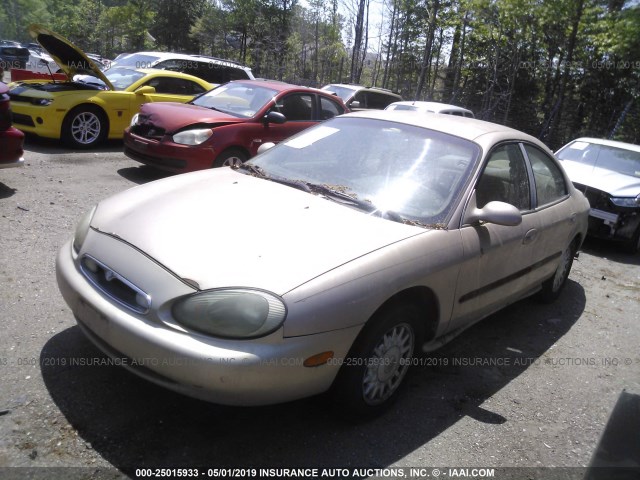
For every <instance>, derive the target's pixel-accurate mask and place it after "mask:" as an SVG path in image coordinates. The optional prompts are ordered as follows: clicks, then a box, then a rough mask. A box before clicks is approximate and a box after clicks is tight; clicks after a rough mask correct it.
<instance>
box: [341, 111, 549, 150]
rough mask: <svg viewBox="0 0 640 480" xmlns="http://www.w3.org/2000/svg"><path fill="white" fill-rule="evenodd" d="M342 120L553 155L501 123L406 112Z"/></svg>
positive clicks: (373, 113)
mask: <svg viewBox="0 0 640 480" xmlns="http://www.w3.org/2000/svg"><path fill="white" fill-rule="evenodd" d="M342 117H359V118H370V119H375V120H389V121H392V122H397V123H404V124H407V125H413V126H416V127H421V128H428V129H430V130H435V131H438V132H442V133H447V134H449V135H455V136H456V137H460V138H464V139H466V140H470V141H472V142H475V143H478V144H479V145H481V146H483V147H488V146H492V145H494V144H495V143H497V142H500V141H506V140H519V141H525V142H529V143H532V144H535V145H536V146H538V147H540V148H542V149H543V150H544V151H545V152H547V153H548V154H550V155H553V152H551V150H549V147H547V146H546V145H545V144H544V143H542V142H541V141H540V140H538V139H537V138H535V137H532V136H531V135H528V134H526V133H524V132H521V131H520V130H516V129H514V128H510V127H506V126H504V125H500V124H498V123H492V122H486V121H484V120H477V119H475V118H468V117H458V116H454V115H422V114H419V113H417V112H411V111H406V110H400V111H398V110H364V111H358V112H353V113H349V114H346V115H343V116H342Z"/></svg>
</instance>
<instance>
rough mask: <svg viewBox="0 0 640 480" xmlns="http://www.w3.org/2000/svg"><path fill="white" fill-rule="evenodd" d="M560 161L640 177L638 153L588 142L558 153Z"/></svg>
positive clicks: (568, 147) (574, 143)
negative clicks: (569, 161)
mask: <svg viewBox="0 0 640 480" xmlns="http://www.w3.org/2000/svg"><path fill="white" fill-rule="evenodd" d="M557 156H558V158H559V159H560V160H572V161H574V162H579V163H583V164H585V165H590V166H592V167H599V168H604V169H605V170H612V171H614V172H618V173H622V174H623V175H629V176H631V177H636V178H637V177H640V152H636V151H633V150H626V149H624V148H618V147H612V146H609V145H599V144H596V143H588V142H582V141H578V142H573V143H571V144H570V145H568V146H567V147H565V148H563V149H562V150H561V151H560V152H558V155H557Z"/></svg>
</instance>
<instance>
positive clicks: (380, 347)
mask: <svg viewBox="0 0 640 480" xmlns="http://www.w3.org/2000/svg"><path fill="white" fill-rule="evenodd" d="M422 331H423V329H422V327H421V322H420V315H419V311H418V309H417V308H415V307H413V306H411V305H400V304H396V305H392V306H390V307H387V308H385V309H384V310H382V311H380V312H379V313H378V314H376V315H375V316H374V317H373V318H372V319H371V320H370V322H369V323H368V324H367V325H366V326H365V327H364V329H363V331H362V332H361V333H360V335H359V336H358V338H357V339H356V341H355V343H354V345H353V347H352V348H351V351H350V352H349V357H348V358H347V359H345V362H344V364H343V366H342V368H341V370H340V372H339V373H338V377H337V378H336V381H335V383H334V385H333V387H332V394H333V398H334V400H335V401H336V404H337V405H336V406H337V407H338V408H339V409H340V410H341V411H343V412H344V413H345V414H347V415H348V416H349V417H350V418H354V419H362V418H369V417H372V416H374V415H377V414H379V413H382V412H383V411H384V410H386V409H387V408H388V407H389V406H390V405H391V404H392V403H393V402H394V401H395V400H396V398H397V396H398V393H399V392H400V391H401V387H402V386H403V382H404V379H405V377H406V375H407V372H408V371H409V368H410V366H411V364H412V362H413V358H414V356H415V355H416V352H417V351H418V348H419V347H418V346H419V345H420V344H421V340H422Z"/></svg>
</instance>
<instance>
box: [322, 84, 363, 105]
mask: <svg viewBox="0 0 640 480" xmlns="http://www.w3.org/2000/svg"><path fill="white" fill-rule="evenodd" d="M322 90H326V91H328V92H333V93H335V94H336V95H338V96H339V97H340V98H341V99H342V101H343V102H346V101H347V100H349V99H350V98H351V97H353V95H354V94H355V93H356V91H355V90H354V89H353V88H349V87H341V86H339V85H327V86H326V87H322Z"/></svg>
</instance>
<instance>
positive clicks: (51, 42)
mask: <svg viewBox="0 0 640 480" xmlns="http://www.w3.org/2000/svg"><path fill="white" fill-rule="evenodd" d="M29 35H31V37H32V38H33V39H34V40H35V41H36V42H38V43H39V44H40V45H41V46H42V48H44V49H45V50H46V51H47V52H48V53H49V55H51V57H52V58H53V59H54V60H55V62H56V63H57V64H58V65H59V66H60V68H61V69H62V71H63V72H64V73H65V74H66V75H67V76H68V77H69V79H73V76H74V75H78V74H84V75H91V76H93V77H97V78H99V79H100V80H102V81H103V82H104V84H105V85H107V87H109V90H115V88H114V87H113V85H112V84H111V82H110V81H109V80H108V79H107V77H105V76H104V74H103V73H102V71H101V70H100V69H99V68H98V66H97V65H96V64H95V62H94V61H93V60H91V59H90V58H89V57H87V56H86V55H85V54H84V52H83V51H82V50H80V49H79V48H78V47H76V46H75V45H74V44H73V43H71V42H70V41H69V40H67V39H66V38H64V37H62V36H61V35H58V34H57V33H55V32H52V31H51V30H47V29H46V28H44V27H42V26H40V25H37V24H33V25H30V26H29Z"/></svg>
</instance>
